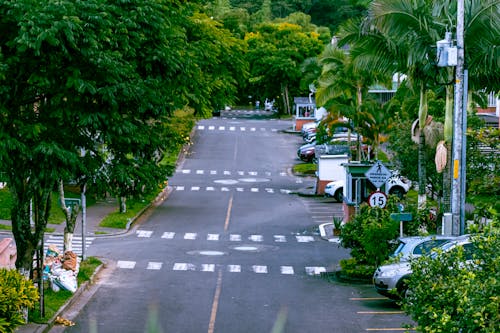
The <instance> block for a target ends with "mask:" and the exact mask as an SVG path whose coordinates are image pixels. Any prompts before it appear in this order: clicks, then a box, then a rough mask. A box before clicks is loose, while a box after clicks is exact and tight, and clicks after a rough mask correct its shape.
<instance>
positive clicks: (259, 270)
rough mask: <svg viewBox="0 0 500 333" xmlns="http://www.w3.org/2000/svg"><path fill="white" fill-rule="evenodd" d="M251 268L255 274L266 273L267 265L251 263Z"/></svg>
mask: <svg viewBox="0 0 500 333" xmlns="http://www.w3.org/2000/svg"><path fill="white" fill-rule="evenodd" d="M252 269H253V271H254V272H255V273H257V274H267V266H261V265H253V266H252Z"/></svg>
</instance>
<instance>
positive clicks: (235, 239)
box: [229, 234, 241, 242]
mask: <svg viewBox="0 0 500 333" xmlns="http://www.w3.org/2000/svg"><path fill="white" fill-rule="evenodd" d="M229 240H230V241H231V242H241V235H236V234H231V235H229Z"/></svg>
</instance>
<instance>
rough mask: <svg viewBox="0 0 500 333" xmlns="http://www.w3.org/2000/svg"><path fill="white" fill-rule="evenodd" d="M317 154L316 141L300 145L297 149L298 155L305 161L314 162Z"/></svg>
mask: <svg viewBox="0 0 500 333" xmlns="http://www.w3.org/2000/svg"><path fill="white" fill-rule="evenodd" d="M315 155H316V141H313V142H312V143H308V144H305V145H303V146H300V147H299V149H297V157H298V158H299V159H300V160H301V161H304V162H308V163H310V162H312V161H313V160H314V157H315Z"/></svg>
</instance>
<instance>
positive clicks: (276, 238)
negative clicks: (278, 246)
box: [274, 235, 286, 243]
mask: <svg viewBox="0 0 500 333" xmlns="http://www.w3.org/2000/svg"><path fill="white" fill-rule="evenodd" d="M274 241H275V242H277V243H285V242H286V237H285V236H283V235H274Z"/></svg>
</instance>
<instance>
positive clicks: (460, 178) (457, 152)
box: [451, 0, 467, 236]
mask: <svg viewBox="0 0 500 333" xmlns="http://www.w3.org/2000/svg"><path fill="white" fill-rule="evenodd" d="M464 48H465V43H464V0H457V68H456V78H455V108H454V112H453V147H452V162H453V164H452V165H451V169H452V180H451V214H452V234H453V235H456V236H458V235H461V234H463V233H464V227H465V207H464V206H465V195H466V193H465V164H466V161H465V155H466V154H465V150H466V142H465V134H466V126H467V91H466V80H467V76H466V71H465V52H464Z"/></svg>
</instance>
